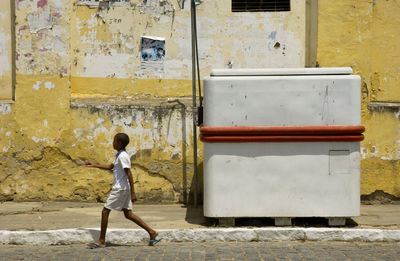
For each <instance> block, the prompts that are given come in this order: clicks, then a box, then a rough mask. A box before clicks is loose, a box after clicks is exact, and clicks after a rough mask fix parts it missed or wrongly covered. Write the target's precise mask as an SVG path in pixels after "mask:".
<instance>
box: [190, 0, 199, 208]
mask: <svg viewBox="0 0 400 261" xmlns="http://www.w3.org/2000/svg"><path fill="white" fill-rule="evenodd" d="M195 8H196V4H195V0H191V1H190V17H191V33H192V37H191V39H192V92H193V171H194V173H193V180H194V182H193V187H194V188H193V189H194V195H193V204H194V207H195V208H196V207H197V204H198V202H197V124H196V114H197V113H196V112H197V104H196V42H195V39H196V38H195V35H194V34H195V23H196V21H195V12H196V10H195Z"/></svg>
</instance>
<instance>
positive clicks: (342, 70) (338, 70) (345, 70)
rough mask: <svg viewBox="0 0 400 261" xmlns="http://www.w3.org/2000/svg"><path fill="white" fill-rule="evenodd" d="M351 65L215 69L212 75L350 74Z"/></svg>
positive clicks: (351, 70) (351, 71)
mask: <svg viewBox="0 0 400 261" xmlns="http://www.w3.org/2000/svg"><path fill="white" fill-rule="evenodd" d="M352 73H353V69H352V68H351V67H327V68H265V69H214V70H212V71H211V74H210V76H284V75H298V76H301V75H349V74H352Z"/></svg>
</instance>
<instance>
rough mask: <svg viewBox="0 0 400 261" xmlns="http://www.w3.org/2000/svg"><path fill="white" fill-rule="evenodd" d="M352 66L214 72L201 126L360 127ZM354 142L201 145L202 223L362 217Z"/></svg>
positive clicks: (208, 82)
mask: <svg viewBox="0 0 400 261" xmlns="http://www.w3.org/2000/svg"><path fill="white" fill-rule="evenodd" d="M351 73H352V70H351V68H313V69H265V70H261V69H260V70H259V69H253V70H214V71H213V72H212V73H211V77H209V78H207V79H205V81H204V126H206V127H234V126H337V125H346V126H355V125H360V123H361V117H360V106H361V104H360V77H359V76H356V75H351ZM359 148H360V144H359V142H239V143H235V142H234V143H226V142H215V143H208V142H205V143H204V214H205V216H207V217H216V218H222V217H350V216H358V215H359V213H360V163H359V157H360V156H359Z"/></svg>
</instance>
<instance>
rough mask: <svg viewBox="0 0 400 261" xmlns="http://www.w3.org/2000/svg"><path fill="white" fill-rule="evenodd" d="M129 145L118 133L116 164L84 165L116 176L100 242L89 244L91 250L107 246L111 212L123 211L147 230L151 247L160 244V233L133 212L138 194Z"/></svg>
mask: <svg viewBox="0 0 400 261" xmlns="http://www.w3.org/2000/svg"><path fill="white" fill-rule="evenodd" d="M128 143H129V137H128V135H126V134H125V133H118V134H117V135H115V137H114V140H113V147H114V149H115V150H117V151H118V153H117V156H116V157H115V161H114V163H111V164H98V163H93V162H90V161H85V162H84V163H83V165H85V166H87V167H95V168H100V169H107V170H113V174H114V184H113V187H112V190H111V192H110V195H109V197H108V199H107V202H106V204H105V205H104V208H103V211H102V215H101V231H100V237H99V240H97V241H95V242H92V243H89V244H87V245H88V246H89V247H90V248H102V247H105V246H106V230H107V225H108V216H109V215H110V211H111V210H117V211H121V210H122V211H123V212H124V215H125V217H126V218H127V219H129V220H131V221H133V222H135V223H136V224H137V225H139V226H140V227H142V228H143V229H145V230H146V231H147V233H149V236H150V241H149V245H150V246H152V245H154V244H156V243H158V242H160V239H158V238H157V235H158V232H157V231H155V230H153V229H152V228H150V227H149V226H148V225H147V224H146V223H144V222H143V220H142V219H141V218H140V217H138V216H136V215H135V214H133V212H132V202H134V201H136V194H135V189H134V187H133V178H132V173H131V160H130V158H129V155H128V153H127V152H126V151H125V147H126V146H127V145H128Z"/></svg>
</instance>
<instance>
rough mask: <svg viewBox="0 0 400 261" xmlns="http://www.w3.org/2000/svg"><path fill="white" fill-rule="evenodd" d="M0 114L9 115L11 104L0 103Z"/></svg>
mask: <svg viewBox="0 0 400 261" xmlns="http://www.w3.org/2000/svg"><path fill="white" fill-rule="evenodd" d="M0 113H2V114H10V113H11V104H8V103H0Z"/></svg>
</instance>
